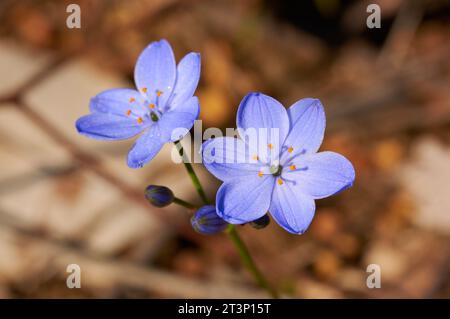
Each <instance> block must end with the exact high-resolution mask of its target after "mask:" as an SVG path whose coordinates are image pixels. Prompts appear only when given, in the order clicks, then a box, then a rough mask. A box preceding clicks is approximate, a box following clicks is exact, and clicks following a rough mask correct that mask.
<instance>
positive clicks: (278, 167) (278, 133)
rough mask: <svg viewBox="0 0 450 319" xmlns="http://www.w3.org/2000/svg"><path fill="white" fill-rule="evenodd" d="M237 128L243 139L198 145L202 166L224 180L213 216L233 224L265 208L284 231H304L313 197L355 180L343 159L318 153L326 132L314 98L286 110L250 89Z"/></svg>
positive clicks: (312, 208) (248, 219)
mask: <svg viewBox="0 0 450 319" xmlns="http://www.w3.org/2000/svg"><path fill="white" fill-rule="evenodd" d="M237 127H238V132H239V135H240V137H241V139H236V138H233V137H221V138H214V139H211V140H208V141H206V142H205V143H203V147H202V152H203V162H204V165H205V166H206V168H207V169H208V170H209V172H211V173H212V174H213V175H214V176H215V177H217V178H218V179H220V180H222V181H223V184H222V186H221V187H220V189H219V191H218V192H217V195H216V209H217V214H218V215H219V216H220V217H222V218H223V219H224V220H226V221H227V222H229V223H231V224H243V223H247V222H251V221H254V220H257V219H258V218H260V217H262V216H263V215H264V214H265V213H266V212H267V211H269V212H270V214H271V215H272V217H273V219H274V220H275V221H276V222H277V223H278V224H279V225H280V226H281V227H283V228H284V229H286V230H287V231H288V232H290V233H294V234H302V233H304V232H305V231H306V229H307V228H308V226H309V225H310V223H311V221H312V219H313V217H314V213H315V201H314V200H315V199H320V198H324V197H328V196H331V195H333V194H336V193H338V192H340V191H342V190H344V189H346V188H348V187H350V186H351V185H352V184H353V181H354V179H355V171H354V169H353V166H352V164H351V163H350V162H349V161H348V160H347V159H346V158H345V157H343V156H342V155H339V154H337V153H333V152H320V153H317V151H318V149H319V147H320V145H321V143H322V140H323V136H324V131H325V113H324V110H323V106H322V104H321V103H320V101H319V100H317V99H311V98H306V99H302V100H299V101H297V102H296V103H294V104H293V105H292V106H291V107H290V108H289V109H288V110H286V109H285V108H284V107H283V106H282V105H281V104H280V103H279V102H278V101H276V100H275V99H273V98H271V97H269V96H267V95H264V94H261V93H250V94H248V95H247V96H246V97H245V98H244V99H243V100H242V102H241V104H240V106H239V110H238V113H237ZM252 129H253V130H258V132H259V134H257V137H258V140H257V142H255V140H254V139H253V140H252V139H251V138H249V137H251V134H249V133H248V132H249V131H251V130H252ZM267 131H269V132H270V134H269V133H265V134H261V132H263V133H264V132H267Z"/></svg>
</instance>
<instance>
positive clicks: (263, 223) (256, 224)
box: [250, 214, 270, 229]
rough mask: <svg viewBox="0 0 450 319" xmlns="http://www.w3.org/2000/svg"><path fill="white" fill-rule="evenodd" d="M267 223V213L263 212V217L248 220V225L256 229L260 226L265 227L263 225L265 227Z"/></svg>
mask: <svg viewBox="0 0 450 319" xmlns="http://www.w3.org/2000/svg"><path fill="white" fill-rule="evenodd" d="M269 224H270V217H269V215H267V214H265V215H264V216H263V217H260V218H258V219H256V220H254V221H252V222H250V225H251V226H252V227H253V228H256V229H262V228H265V227H267V225H269Z"/></svg>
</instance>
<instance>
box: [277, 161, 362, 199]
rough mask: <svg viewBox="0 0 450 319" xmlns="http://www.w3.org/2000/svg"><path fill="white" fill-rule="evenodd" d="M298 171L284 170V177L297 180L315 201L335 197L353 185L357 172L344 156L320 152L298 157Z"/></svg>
mask: <svg viewBox="0 0 450 319" xmlns="http://www.w3.org/2000/svg"><path fill="white" fill-rule="evenodd" d="M293 163H294V164H295V166H296V168H297V170H296V171H289V170H283V177H284V176H286V179H292V180H295V183H296V185H297V187H298V188H300V189H301V191H302V192H304V193H305V194H308V195H310V196H312V197H313V198H315V199H319V198H325V197H328V196H331V195H334V194H336V193H338V192H340V191H342V190H344V189H346V188H349V187H351V186H352V185H353V181H354V180H355V170H354V168H353V165H352V163H350V161H349V160H347V159H346V158H345V157H344V156H342V155H340V154H337V153H334V152H320V153H316V154H311V155H304V156H299V157H297V158H296V159H295V160H294V161H293Z"/></svg>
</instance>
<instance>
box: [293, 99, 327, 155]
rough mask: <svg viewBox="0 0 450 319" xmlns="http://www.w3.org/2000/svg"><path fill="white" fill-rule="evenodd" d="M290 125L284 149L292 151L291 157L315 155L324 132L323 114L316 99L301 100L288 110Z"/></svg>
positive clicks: (321, 107)
mask: <svg viewBox="0 0 450 319" xmlns="http://www.w3.org/2000/svg"><path fill="white" fill-rule="evenodd" d="M288 112H289V117H290V121H291V123H292V127H291V131H290V132H289V135H288V137H287V138H286V141H285V142H284V145H285V147H292V148H293V149H294V151H293V153H292V155H296V154H299V153H315V152H317V150H318V149H319V147H320V145H321V144H322V140H323V135H324V132H325V112H324V110H323V106H322V103H320V101H319V100H318V99H309V98H308V99H302V100H300V101H298V102H296V103H294V104H293V105H292V106H291V107H290V108H289V109H288Z"/></svg>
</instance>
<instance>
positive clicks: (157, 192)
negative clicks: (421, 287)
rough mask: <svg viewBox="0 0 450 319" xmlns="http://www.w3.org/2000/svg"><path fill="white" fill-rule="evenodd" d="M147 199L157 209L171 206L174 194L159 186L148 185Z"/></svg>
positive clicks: (146, 190)
mask: <svg viewBox="0 0 450 319" xmlns="http://www.w3.org/2000/svg"><path fill="white" fill-rule="evenodd" d="M145 198H147V200H148V202H149V203H150V204H152V205H153V206H156V207H164V206H167V205H170V204H171V203H172V202H173V200H174V196H173V193H172V191H171V190H170V189H169V188H167V187H165V186H158V185H148V186H147V188H146V189H145Z"/></svg>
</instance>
